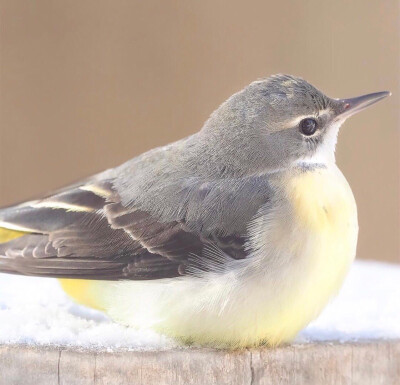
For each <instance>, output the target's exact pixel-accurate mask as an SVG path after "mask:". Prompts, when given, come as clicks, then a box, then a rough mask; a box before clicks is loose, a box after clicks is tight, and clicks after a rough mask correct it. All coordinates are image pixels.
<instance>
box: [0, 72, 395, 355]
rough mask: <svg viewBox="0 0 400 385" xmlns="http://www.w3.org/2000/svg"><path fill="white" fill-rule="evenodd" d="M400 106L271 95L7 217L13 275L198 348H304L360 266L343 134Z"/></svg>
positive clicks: (301, 89) (284, 83) (275, 87)
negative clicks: (340, 159)
mask: <svg viewBox="0 0 400 385" xmlns="http://www.w3.org/2000/svg"><path fill="white" fill-rule="evenodd" d="M388 95H390V93H389V92H387V91H384V92H376V93H371V94H367V95H363V96H359V97H355V98H349V99H335V98H330V97H328V96H326V95H325V94H324V93H322V92H321V91H320V90H318V89H317V88H316V87H314V86H313V85H311V84H310V83H308V82H307V81H306V80H303V79H302V78H299V77H295V76H291V75H283V74H278V75H273V76H270V77H267V78H262V79H259V80H256V81H254V82H252V83H250V84H249V85H247V86H246V87H245V88H243V89H242V90H240V91H239V92H237V93H235V94H234V95H232V96H231V97H229V98H228V99H227V100H226V101H225V102H223V103H222V104H221V105H220V106H219V107H218V108H217V109H216V110H215V111H214V112H213V113H212V114H211V115H210V117H209V118H208V120H207V121H206V122H205V124H204V125H203V127H202V128H201V129H200V130H199V131H198V132H196V133H195V134H193V135H190V136H188V137H186V138H184V139H181V140H178V141H176V142H174V143H171V144H168V145H165V146H163V147H158V148H155V149H152V150H150V151H148V152H145V153H143V154H142V155H139V156H137V157H135V158H133V159H131V160H129V161H127V162H126V163H124V164H122V165H120V166H118V167H115V168H112V169H108V170H106V171H104V172H101V173H98V174H96V175H93V176H91V177H88V178H86V179H84V180H81V181H80V182H77V183H75V184H72V185H69V186H67V187H65V188H62V189H60V190H57V191H54V192H52V193H50V194H47V195H44V196H42V197H41V198H39V199H36V200H32V201H28V202H24V203H21V204H17V205H13V206H9V207H5V208H2V209H1V210H0V272H2V273H11V274H20V275H27V276H39V277H53V278H58V279H59V280H60V285H61V287H62V288H63V289H64V291H65V292H66V293H67V294H68V295H69V296H70V297H71V298H72V299H74V300H75V301H76V302H78V303H80V304H82V305H85V306H89V307H92V308H95V309H98V310H101V311H103V312H105V313H106V314H107V315H108V316H110V317H111V319H113V320H114V321H115V322H118V323H121V324H122V325H125V326H127V327H132V328H139V329H140V328H150V329H153V330H155V331H156V332H158V333H161V334H163V335H166V336H169V337H171V338H173V339H175V340H176V341H179V342H181V343H182V344H187V345H196V346H208V347H216V348H227V349H241V348H249V347H257V346H270V347H274V346H278V345H281V344H285V343H289V342H290V341H292V340H293V339H294V338H295V337H296V335H297V334H298V332H299V331H300V330H302V329H303V328H304V327H305V326H306V325H307V324H308V323H309V322H311V321H312V320H313V319H315V318H316V317H317V316H318V315H319V314H320V312H321V311H322V309H323V308H324V306H325V305H326V304H327V303H328V302H329V301H330V300H331V299H332V298H333V297H334V296H335V294H337V292H338V290H339V289H340V287H341V285H342V283H343V281H344V279H345V276H346V273H347V272H348V270H349V267H350V265H351V262H352V261H353V259H354V258H355V255H356V247H357V238H358V221H357V207H356V202H355V199H354V196H353V193H352V190H351V188H350V186H349V184H348V182H347V181H346V179H345V177H344V176H343V174H342V173H341V171H340V170H339V168H338V167H337V165H336V161H335V147H336V142H337V137H338V132H339V128H340V127H341V125H342V124H343V123H344V121H345V120H346V119H347V118H348V117H350V116H352V115H353V114H355V113H357V112H359V111H361V110H364V109H365V108H366V107H368V106H370V105H372V104H373V103H376V102H378V101H379V100H381V99H383V98H385V97H386V96H388Z"/></svg>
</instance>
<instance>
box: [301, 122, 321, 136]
mask: <svg viewBox="0 0 400 385" xmlns="http://www.w3.org/2000/svg"><path fill="white" fill-rule="evenodd" d="M317 126H318V124H317V121H316V120H315V119H312V118H306V119H303V120H302V121H301V122H300V130H301V132H302V133H303V134H304V135H307V136H311V135H314V134H315V131H317Z"/></svg>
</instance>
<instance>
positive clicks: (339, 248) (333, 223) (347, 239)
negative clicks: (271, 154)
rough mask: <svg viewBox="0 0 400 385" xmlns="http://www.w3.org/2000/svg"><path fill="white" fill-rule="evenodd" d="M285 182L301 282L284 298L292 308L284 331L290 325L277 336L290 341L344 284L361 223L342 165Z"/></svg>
mask: <svg viewBox="0 0 400 385" xmlns="http://www.w3.org/2000/svg"><path fill="white" fill-rule="evenodd" d="M284 185H285V187H284V189H285V192H286V197H287V200H288V204H289V206H290V211H291V215H290V216H291V219H290V222H291V225H290V229H287V230H288V231H289V232H291V236H289V237H288V238H287V239H286V242H287V244H290V250H291V253H293V256H294V260H293V265H292V266H293V269H292V271H291V276H292V279H293V280H295V281H296V282H294V283H293V284H292V285H290V286H288V290H287V293H286V294H287V296H286V294H284V295H283V296H282V301H283V302H282V303H285V309H286V310H285V311H283V312H282V314H281V315H280V317H278V318H277V319H276V321H277V328H278V329H279V328H281V327H282V326H285V328H284V329H281V330H282V331H281V332H278V330H277V337H278V336H279V334H280V333H282V335H281V338H282V340H290V339H291V338H293V337H294V336H295V334H296V333H297V332H298V331H299V330H301V329H302V328H303V327H305V326H306V325H307V324H308V323H309V322H310V321H311V320H312V319H313V318H315V317H316V316H317V315H318V314H319V313H320V311H321V310H322V309H323V307H324V306H325V304H326V303H327V302H328V301H329V299H330V298H332V296H333V295H335V294H336V293H337V291H338V290H339V288H340V286H341V285H342V282H343V280H344V277H345V276H346V273H347V271H348V269H349V266H350V264H351V262H352V261H353V259H354V257H355V254H356V246H357V236H358V222H357V207H356V203H355V200H354V197H353V194H352V191H351V189H350V187H349V185H348V183H347V181H346V179H345V178H344V176H343V175H342V173H341V172H340V171H339V169H338V168H337V167H336V166H331V167H330V168H326V169H316V170H313V171H308V172H301V173H298V174H295V175H291V176H290V177H288V178H287V179H286V180H285V183H284ZM296 270H297V271H296ZM279 323H280V326H278V324H279Z"/></svg>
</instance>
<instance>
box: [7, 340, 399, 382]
mask: <svg viewBox="0 0 400 385" xmlns="http://www.w3.org/2000/svg"><path fill="white" fill-rule="evenodd" d="M3 384H4V385H6V384H7V385H22V384H23V385H41V384H46V385H53V384H55V385H67V384H68V385H75V384H76V385H86V384H91V385H93V384H97V385H100V384H101V385H106V384H107V385H108V384H110V385H119V384H130V385H136V384H137V385H214V384H218V385H224V384H229V385H242V384H243V385H280V384H282V385H286V384H290V385H314V384H316V385H342V384H343V385H344V384H346V385H347V384H349V385H350V384H352V385H358V384H360V385H377V384H382V385H398V384H400V341H386V342H383V341H382V342H380V341H378V342H377V341H375V342H363V343H347V344H304V345H292V346H287V347H282V348H278V349H271V350H268V349H264V350H251V351H248V350H247V351H241V352H225V351H213V350H206V349H181V350H169V351H158V352H118V353H108V352H95V351H82V352H79V351H74V350H71V349H66V348H33V347H23V346H0V385H3Z"/></svg>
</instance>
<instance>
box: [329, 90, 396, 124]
mask: <svg viewBox="0 0 400 385" xmlns="http://www.w3.org/2000/svg"><path fill="white" fill-rule="evenodd" d="M390 95H391V93H390V92H389V91H382V92H374V93H373V94H368V95H362V96H357V97H355V98H350V99H338V102H339V109H338V111H337V115H336V116H337V117H338V118H340V119H343V118H344V119H347V118H348V117H349V116H351V115H354V114H355V113H357V112H360V111H362V110H363V109H364V108H367V107H369V106H371V105H372V104H374V103H376V102H379V101H380V100H382V99H384V98H386V97H387V96H390Z"/></svg>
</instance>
